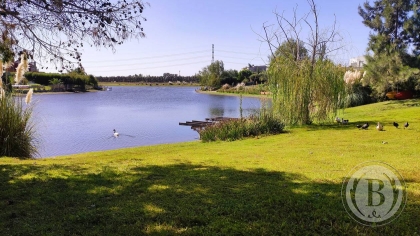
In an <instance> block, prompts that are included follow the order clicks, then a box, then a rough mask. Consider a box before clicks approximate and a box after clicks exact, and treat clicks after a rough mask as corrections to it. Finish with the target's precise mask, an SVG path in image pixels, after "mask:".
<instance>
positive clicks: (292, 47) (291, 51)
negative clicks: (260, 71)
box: [269, 38, 308, 61]
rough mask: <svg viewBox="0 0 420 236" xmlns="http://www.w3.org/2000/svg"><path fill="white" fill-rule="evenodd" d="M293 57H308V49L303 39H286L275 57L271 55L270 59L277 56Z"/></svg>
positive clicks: (297, 58)
mask: <svg viewBox="0 0 420 236" xmlns="http://www.w3.org/2000/svg"><path fill="white" fill-rule="evenodd" d="M279 56H285V57H291V58H292V59H293V60H295V61H298V60H304V59H307V58H308V50H307V49H306V48H305V45H304V42H303V41H297V40H295V39H293V38H291V39H289V40H286V41H284V42H283V43H282V44H281V45H280V46H279V47H277V49H276V51H275V52H274V57H273V56H270V57H269V59H270V61H271V60H272V59H274V58H276V57H279Z"/></svg>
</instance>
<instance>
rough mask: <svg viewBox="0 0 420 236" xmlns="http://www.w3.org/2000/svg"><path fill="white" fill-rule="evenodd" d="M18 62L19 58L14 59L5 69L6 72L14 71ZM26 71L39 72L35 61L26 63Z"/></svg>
mask: <svg viewBox="0 0 420 236" xmlns="http://www.w3.org/2000/svg"><path fill="white" fill-rule="evenodd" d="M19 63H20V59H19V60H16V61H15V62H14V63H13V64H12V65H11V66H10V67H9V68H7V69H6V71H8V72H16V68H17V67H18V65H19ZM28 71H29V72H39V70H38V68H37V67H36V62H34V61H33V62H29V63H28Z"/></svg>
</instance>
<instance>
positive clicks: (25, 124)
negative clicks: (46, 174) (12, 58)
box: [0, 53, 37, 158]
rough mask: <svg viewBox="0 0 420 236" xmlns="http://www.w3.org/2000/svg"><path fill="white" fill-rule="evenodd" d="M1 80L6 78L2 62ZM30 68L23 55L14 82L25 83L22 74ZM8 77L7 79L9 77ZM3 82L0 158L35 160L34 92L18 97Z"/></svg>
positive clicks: (0, 118)
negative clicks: (3, 76) (33, 158)
mask: <svg viewBox="0 0 420 236" xmlns="http://www.w3.org/2000/svg"><path fill="white" fill-rule="evenodd" d="M0 67H1V70H0V77H2V75H3V72H4V70H3V67H5V65H3V62H1V63H0ZM27 69H28V62H27V56H26V54H25V53H23V54H22V55H21V63H20V64H19V65H18V68H17V73H16V77H15V83H16V84H19V83H20V82H21V81H22V80H23V74H24V73H25V72H26V71H27ZM6 77H7V76H6ZM5 82H6V83H3V81H2V79H0V157H4V156H8V157H18V158H32V157H34V156H35V155H36V154H37V148H36V146H37V145H36V137H35V136H36V133H35V128H34V123H33V121H32V111H33V106H32V105H31V104H30V103H31V100H32V95H33V89H30V90H29V91H28V92H27V95H26V97H25V98H24V97H23V96H15V95H17V94H14V93H13V92H11V91H6V90H5V89H4V88H5V87H6V86H7V82H8V81H7V80H6V81H5Z"/></svg>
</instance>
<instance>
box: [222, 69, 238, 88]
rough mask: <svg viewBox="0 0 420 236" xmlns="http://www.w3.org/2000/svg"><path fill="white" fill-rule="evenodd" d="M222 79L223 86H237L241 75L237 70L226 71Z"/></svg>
mask: <svg viewBox="0 0 420 236" xmlns="http://www.w3.org/2000/svg"><path fill="white" fill-rule="evenodd" d="M221 77H222V79H221V81H220V83H221V84H229V85H235V84H237V83H238V78H239V73H238V71H237V70H225V71H223V73H222V76H221Z"/></svg>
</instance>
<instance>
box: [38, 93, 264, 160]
mask: <svg viewBox="0 0 420 236" xmlns="http://www.w3.org/2000/svg"><path fill="white" fill-rule="evenodd" d="M195 89H196V88H193V87H172V86H168V87H161V86H159V87H154V86H151V87H150V86H149V87H147V86H144V87H134V86H133V87H124V86H117V87H113V88H112V91H99V92H87V93H68V94H35V95H34V97H33V99H34V104H35V108H34V120H35V122H36V130H37V135H38V137H39V145H38V147H39V157H51V156H59V155H67V154H75V153H82V152H90V151H100V150H110V149H118V148H124V147H134V146H144V145H154V144H163V143H175V142H184V141H192V140H198V139H199V136H198V133H197V132H196V131H194V130H192V129H190V127H189V126H180V125H179V122H185V121H191V120H204V119H205V118H210V117H217V116H225V117H239V116H240V98H239V97H236V96H220V95H209V94H200V93H196V92H195ZM260 106H261V102H260V99H258V98H250V97H243V98H242V108H243V114H244V115H246V114H249V113H250V112H252V111H254V110H256V109H258V108H259V107H260ZM113 129H116V130H117V132H118V133H120V137H118V138H115V137H114V136H113Z"/></svg>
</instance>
